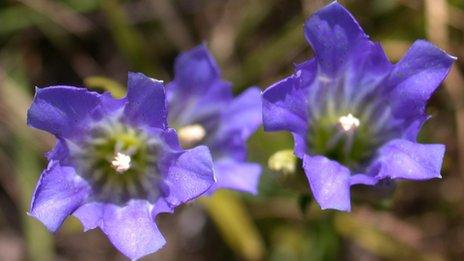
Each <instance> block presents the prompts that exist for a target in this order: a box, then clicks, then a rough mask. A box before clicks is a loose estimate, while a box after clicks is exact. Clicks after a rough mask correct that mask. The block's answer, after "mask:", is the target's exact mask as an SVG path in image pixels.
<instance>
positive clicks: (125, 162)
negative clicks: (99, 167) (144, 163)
mask: <svg viewBox="0 0 464 261" xmlns="http://www.w3.org/2000/svg"><path fill="white" fill-rule="evenodd" d="M130 163H131V157H130V156H129V155H126V154H123V153H120V152H118V153H117V154H116V156H115V157H114V160H113V161H111V166H112V167H113V168H114V169H115V170H116V171H117V172H118V173H120V174H122V173H124V172H125V171H126V170H128V169H130V167H131V164H130Z"/></svg>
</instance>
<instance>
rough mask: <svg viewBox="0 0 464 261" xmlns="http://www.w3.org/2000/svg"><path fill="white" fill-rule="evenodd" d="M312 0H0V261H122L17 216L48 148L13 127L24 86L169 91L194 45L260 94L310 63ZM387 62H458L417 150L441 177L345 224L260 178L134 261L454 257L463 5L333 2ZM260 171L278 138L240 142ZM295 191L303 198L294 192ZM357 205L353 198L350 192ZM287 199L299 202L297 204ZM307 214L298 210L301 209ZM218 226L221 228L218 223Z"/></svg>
mask: <svg viewBox="0 0 464 261" xmlns="http://www.w3.org/2000/svg"><path fill="white" fill-rule="evenodd" d="M328 2H330V1H325V0H253V1H252V0H176V1H169V0H137V1H118V0H61V1H59V0H3V1H1V2H0V260H2V261H3V260H6V261H9V260H125V258H124V257H123V256H121V255H120V254H119V253H118V252H117V251H116V250H115V249H114V248H113V247H112V246H111V245H110V243H109V242H108V240H107V239H106V238H105V237H104V235H102V233H101V232H100V231H98V230H94V231H90V232H87V233H83V232H82V228H81V226H80V224H79V222H78V221H76V220H75V219H72V218H71V219H70V220H69V221H67V222H66V223H65V224H64V226H63V227H62V228H61V230H59V232H58V233H56V234H55V235H51V234H49V233H48V232H46V231H45V229H44V227H43V226H42V225H41V224H40V223H39V222H37V221H36V220H33V219H32V218H31V217H28V216H27V215H26V212H27V210H28V207H29V202H30V195H31V193H32V191H33V189H34V186H35V182H36V181H37V178H38V175H39V174H40V172H41V169H42V168H44V167H45V166H46V165H45V164H46V162H45V161H44V157H43V156H42V155H43V153H44V152H45V151H47V150H49V149H50V148H51V147H52V146H53V138H52V137H50V136H48V135H46V134H44V133H42V132H39V131H36V130H31V129H28V128H27V126H26V124H25V123H26V116H25V115H26V110H27V108H28V106H29V105H30V102H31V99H32V95H33V92H34V86H40V87H45V86H49V85H55V84H67V85H76V86H86V87H89V88H93V89H97V90H103V89H107V90H114V89H115V88H116V89H117V88H119V87H120V86H125V81H126V75H127V71H129V70H130V71H141V72H144V73H146V74H148V75H150V76H151V77H154V78H158V79H162V80H165V81H169V80H170V79H171V78H172V73H173V69H172V67H173V62H174V58H175V57H176V55H178V54H179V52H181V51H183V50H187V49H189V48H191V47H193V46H195V45H197V44H199V43H201V42H206V43H207V45H208V47H209V48H210V49H211V50H212V52H213V54H214V55H215V57H216V59H217V60H218V63H219V64H220V66H221V68H222V70H223V75H224V78H225V79H228V80H230V81H232V82H233V83H234V86H235V89H234V91H235V92H236V93H240V92H241V91H242V90H243V89H244V88H246V87H248V86H250V85H258V86H260V87H261V88H262V89H264V88H266V87H267V86H268V85H269V84H271V83H272V82H274V81H276V80H277V79H279V78H281V77H282V76H284V75H288V74H289V73H291V71H292V64H293V63H298V62H302V61H304V60H305V59H308V58H310V57H311V56H312V53H311V49H310V47H309V45H308V44H307V43H306V42H305V40H304V35H303V23H304V21H305V19H306V18H307V17H308V16H309V15H310V14H311V13H313V12H314V11H315V10H317V9H318V8H320V7H322V6H324V5H325V4H326V3H328ZM340 2H341V3H342V4H344V5H345V6H346V7H347V8H348V9H349V10H350V11H351V12H352V13H353V15H354V16H355V17H356V18H357V19H358V21H359V22H360V24H361V25H362V27H363V28H364V29H365V31H366V33H368V34H369V35H370V36H371V37H372V38H373V39H374V40H375V41H379V42H381V43H382V45H383V46H384V49H385V51H386V53H387V54H388V56H389V57H390V59H391V60H392V61H397V60H399V59H400V58H401V56H402V55H403V54H404V53H405V51H406V50H407V48H408V46H410V45H411V43H412V42H413V41H414V40H415V39H418V38H426V39H428V40H430V41H432V42H433V43H435V44H436V45H438V46H440V47H441V48H443V49H445V50H447V51H448V52H449V53H451V54H453V55H455V56H457V57H458V62H457V63H456V64H455V66H454V68H453V71H452V72H451V74H450V75H449V77H448V79H447V80H446V82H445V84H444V85H443V86H442V87H441V88H440V89H439V91H438V92H437V93H436V95H435V96H434V97H433V98H432V101H431V103H430V105H429V108H428V109H429V113H430V114H431V115H432V116H433V117H432V118H431V120H429V122H428V123H427V124H426V125H425V127H424V129H423V131H422V132H421V140H422V141H424V142H430V143H444V144H446V147H447V153H446V157H445V162H444V167H443V173H442V174H443V179H442V180H433V181H426V182H400V183H399V184H398V185H397V187H396V190H395V191H394V192H393V193H392V192H389V191H387V192H385V193H386V194H388V195H387V197H385V195H380V194H381V193H384V192H382V191H380V192H379V191H374V192H372V191H370V192H369V194H367V195H369V196H367V198H366V196H364V197H363V196H360V197H359V198H360V199H361V200H356V203H355V206H354V208H353V212H352V213H337V212H332V211H324V212H322V211H320V210H318V207H317V206H316V205H315V204H314V202H309V203H308V202H303V203H305V204H302V199H303V201H304V200H305V197H301V194H300V193H299V192H297V191H295V190H294V189H293V187H292V185H291V184H292V182H291V181H292V179H294V178H295V177H291V176H290V177H288V176H282V175H281V174H278V173H273V172H271V171H269V170H268V169H266V170H265V173H264V175H263V177H262V180H261V185H260V194H259V196H257V197H252V196H249V195H243V194H238V193H232V192H225V193H219V194H218V196H216V197H215V198H213V199H209V200H200V201H199V202H196V203H193V204H190V205H187V206H184V207H182V208H179V209H177V210H176V212H175V214H174V215H164V216H161V217H160V218H158V222H159V223H160V224H161V225H160V228H161V231H162V232H163V233H164V234H165V235H166V237H167V241H168V243H167V245H166V246H165V248H163V249H162V250H161V251H159V252H158V253H156V254H153V255H151V256H148V257H146V258H144V259H143V260H186V259H188V260H190V261H193V260H264V259H265V260H462V259H463V258H464V203H463V202H464V201H463V199H464V106H463V103H464V97H463V88H464V79H463V70H462V69H463V67H462V66H463V63H462V60H464V44H463V43H464V1H463V0H346V1H340ZM249 145H250V153H249V155H250V159H251V160H253V161H259V162H261V163H262V164H263V166H266V163H267V159H268V158H269V156H270V155H271V154H273V153H274V152H275V151H277V150H280V149H287V148H292V140H291V138H290V136H289V135H288V134H283V133H277V134H275V133H274V134H269V133H264V132H263V131H262V130H260V131H258V133H257V134H255V135H254V136H253V138H252V139H251V140H250V142H249ZM307 192H308V193H309V190H308V191H307ZM359 193H360V195H365V193H366V191H361V192H359ZM298 202H299V203H298ZM306 203H308V204H306ZM221 221H222V223H221Z"/></svg>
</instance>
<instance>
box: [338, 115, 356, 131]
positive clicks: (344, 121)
mask: <svg viewBox="0 0 464 261" xmlns="http://www.w3.org/2000/svg"><path fill="white" fill-rule="evenodd" d="M338 122H339V123H340V125H341V126H342V129H343V130H344V131H350V130H353V129H356V128H357V127H359V124H360V122H359V119H358V118H356V117H354V116H353V115H352V114H351V113H349V114H348V115H346V116H342V117H340V118H339V119H338Z"/></svg>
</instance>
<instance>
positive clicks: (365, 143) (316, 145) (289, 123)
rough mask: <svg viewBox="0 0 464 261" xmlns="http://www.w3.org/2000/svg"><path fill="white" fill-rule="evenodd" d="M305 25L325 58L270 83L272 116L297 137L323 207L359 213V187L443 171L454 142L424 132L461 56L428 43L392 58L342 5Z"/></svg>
mask: <svg viewBox="0 0 464 261" xmlns="http://www.w3.org/2000/svg"><path fill="white" fill-rule="evenodd" d="M304 31H305V36H306V39H307V40H308V42H309V44H310V45H311V46H312V48H313V50H314V53H315V58H313V59H311V60H308V61H306V62H304V63H302V64H300V65H297V66H296V69H295V70H296V72H295V74H293V75H291V76H290V77H288V78H285V79H283V80H281V81H279V82H277V83H275V84H273V85H272V86H270V87H269V88H268V89H267V90H265V92H264V93H263V123H264V128H265V130H267V131H282V130H283V131H290V132H291V133H292V134H293V137H294V141H295V148H294V152H295V155H296V156H297V157H299V158H300V159H302V161H303V169H304V172H305V174H306V177H307V179H308V181H309V184H310V187H311V190H312V193H313V196H314V198H315V199H316V201H317V202H318V203H319V205H320V206H321V208H323V209H328V208H329V209H338V210H343V211H349V210H350V209H351V204H350V187H351V186H352V185H356V184H365V185H374V184H376V183H378V181H380V180H385V179H410V180H424V179H431V178H439V177H441V176H440V169H441V165H442V159H443V154H444V151H445V148H444V146H443V145H440V144H419V143H417V142H416V136H417V134H418V132H419V130H420V128H421V126H422V124H423V123H424V122H425V121H426V120H427V119H428V115H427V114H426V112H425V106H426V103H427V100H428V99H429V98H430V96H431V95H432V93H433V92H434V91H435V89H436V88H437V87H438V86H439V84H440V83H441V82H442V80H443V79H444V78H445V77H446V75H447V73H448V72H449V70H450V67H451V65H452V63H453V61H454V60H455V58H453V57H451V56H450V55H448V54H446V53H445V52H443V51H442V50H440V49H438V48H437V47H435V46H433V45H432V44H430V43H428V42H426V41H423V40H419V41H416V42H415V43H414V44H413V45H412V46H411V48H410V49H409V51H408V52H407V53H406V55H405V56H404V57H403V58H402V59H401V60H400V61H399V62H398V63H397V64H391V63H390V62H389V61H388V59H387V57H386V56H385V53H384V51H383V50H382V48H381V46H380V45H379V44H378V43H374V42H372V41H370V40H369V38H368V36H367V35H366V34H365V33H364V32H363V30H362V29H361V27H360V26H359V25H358V23H357V22H356V20H355V19H354V18H353V17H352V16H351V14H350V13H349V12H348V11H347V10H346V9H345V8H344V7H343V6H341V5H340V4H338V3H337V2H333V3H331V4H329V5H328V6H326V7H324V8H322V9H321V10H319V11H318V12H316V13H315V14H314V15H313V16H311V17H310V18H309V19H308V20H307V21H306V23H305V26H304Z"/></svg>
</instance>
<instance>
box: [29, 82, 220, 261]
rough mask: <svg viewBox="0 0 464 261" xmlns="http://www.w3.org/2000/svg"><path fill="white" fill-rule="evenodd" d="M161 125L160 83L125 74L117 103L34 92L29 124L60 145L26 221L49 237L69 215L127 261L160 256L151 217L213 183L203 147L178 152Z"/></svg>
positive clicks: (106, 97) (53, 90) (72, 91)
mask: <svg viewBox="0 0 464 261" xmlns="http://www.w3.org/2000/svg"><path fill="white" fill-rule="evenodd" d="M166 119H167V110H166V101H165V92H164V87H163V84H162V83H161V82H159V81H157V80H154V79H151V78H148V77H146V76H145V75H143V74H141V73H129V79H128V92H127V96H126V97H124V98H122V99H114V98H113V97H111V95H110V94H108V93H104V94H98V93H96V92H90V91H88V90H86V89H83V88H76V87H70V86H53V87H49V88H44V89H37V90H36V95H35V98H34V101H33V103H32V105H31V108H30V109H29V111H28V124H29V125H30V126H32V127H34V128H38V129H41V130H44V131H47V132H49V133H51V134H53V135H55V136H56V138H57V139H58V142H57V144H56V146H55V148H54V149H53V150H52V151H51V152H49V153H48V154H47V158H48V160H49V163H48V167H47V169H46V170H44V172H43V173H42V175H41V177H40V180H39V182H38V184H37V188H36V190H35V193H34V195H33V198H32V204H31V210H30V215H32V216H34V217H36V218H37V219H38V220H40V221H41V222H42V223H44V224H45V226H47V228H48V229H49V230H51V231H56V230H57V229H58V228H59V227H60V225H61V224H62V223H63V221H64V220H65V218H66V217H67V216H69V215H74V216H76V217H77V218H78V219H80V221H81V222H82V224H83V226H84V228H85V230H89V229H93V228H96V227H99V228H100V229H101V230H102V231H103V232H104V233H105V234H106V235H107V236H108V238H109V239H110V241H111V242H112V243H113V245H114V246H115V247H116V248H118V249H119V250H120V251H121V252H122V253H123V254H124V255H126V256H127V257H129V258H131V259H138V258H140V257H142V256H145V255H147V254H149V253H153V252H155V251H157V250H158V249H160V248H161V247H162V246H163V245H164V244H165V239H164V238H163V236H162V235H161V233H160V231H159V230H158V228H157V226H156V224H155V222H154V221H155V218H156V216H157V215H158V214H159V213H162V212H172V211H173V209H174V207H176V206H178V205H179V204H181V203H184V202H187V201H189V200H192V199H194V198H196V197H198V196H200V195H202V194H203V193H204V192H205V191H207V190H208V189H209V188H210V187H211V186H212V185H213V183H214V176H213V165H212V159H211V155H210V153H209V150H208V148H207V147H205V146H199V147H195V148H192V149H189V150H183V149H182V148H181V147H180V144H179V142H178V138H177V134H176V132H175V131H174V130H173V129H170V128H168V126H167V122H166Z"/></svg>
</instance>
